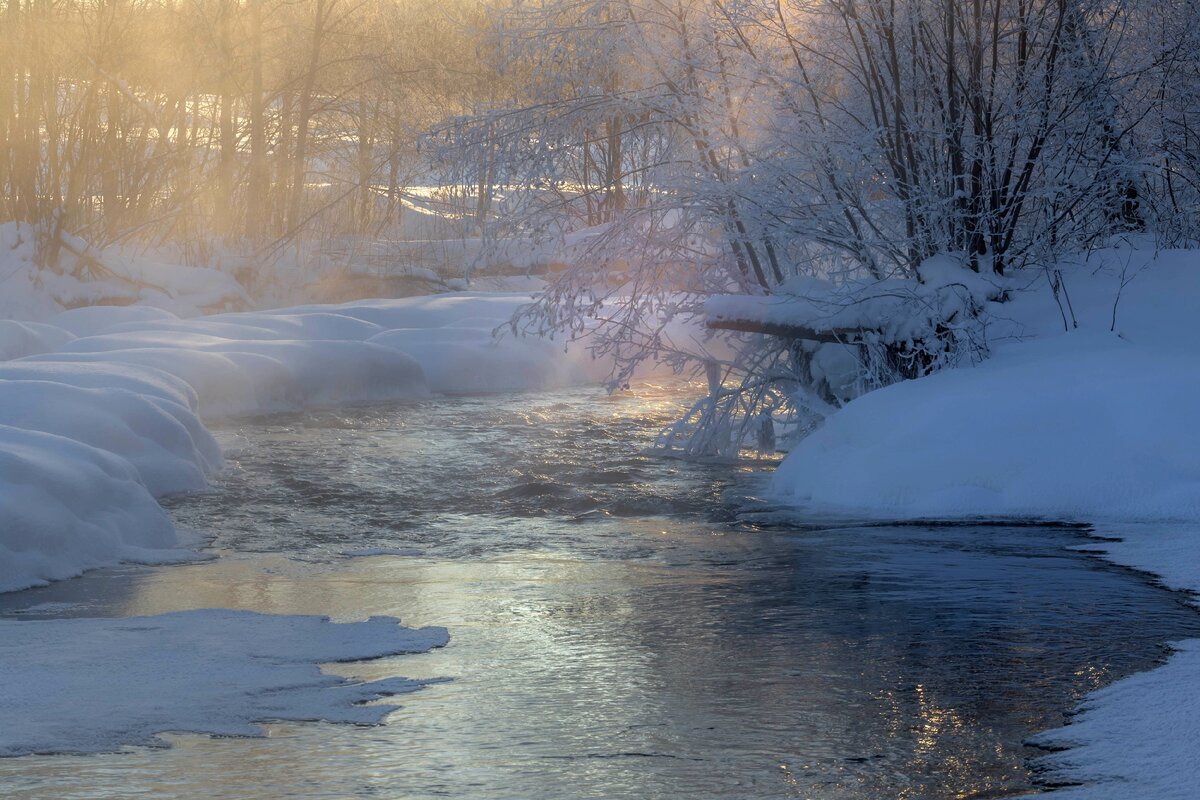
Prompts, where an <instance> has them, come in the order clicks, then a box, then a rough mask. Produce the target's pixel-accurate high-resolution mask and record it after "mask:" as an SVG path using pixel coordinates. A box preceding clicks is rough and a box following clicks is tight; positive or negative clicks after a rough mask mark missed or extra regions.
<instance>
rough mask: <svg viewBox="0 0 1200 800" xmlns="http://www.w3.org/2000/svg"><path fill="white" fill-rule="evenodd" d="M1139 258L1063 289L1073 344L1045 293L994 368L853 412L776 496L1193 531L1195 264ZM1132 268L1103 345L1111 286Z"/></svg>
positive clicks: (1073, 277)
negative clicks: (1167, 524) (1183, 523)
mask: <svg viewBox="0 0 1200 800" xmlns="http://www.w3.org/2000/svg"><path fill="white" fill-rule="evenodd" d="M1147 258H1150V256H1148V255H1147V254H1145V253H1141V252H1139V251H1113V252H1109V253H1107V254H1101V255H1099V256H1096V260H1098V261H1099V262H1100V263H1099V268H1097V265H1096V264H1095V263H1089V264H1086V265H1079V266H1078V267H1077V269H1076V270H1075V271H1074V273H1071V274H1069V276H1068V279H1067V280H1068V285H1069V287H1070V291H1071V299H1072V306H1073V308H1074V312H1075V314H1076V316H1077V319H1078V321H1079V328H1078V329H1076V330H1072V331H1071V332H1069V333H1063V332H1062V325H1061V322H1060V315H1059V312H1058V310H1057V308H1056V307H1055V304H1054V301H1053V297H1052V295H1051V293H1050V291H1049V290H1048V289H1043V288H1041V287H1038V286H1034V287H1033V288H1031V289H1030V290H1029V291H1027V292H1024V293H1022V294H1020V295H1019V296H1018V297H1016V298H1015V299H1014V300H1012V301H1011V302H1008V303H1005V304H1002V305H1000V306H999V307H1000V308H1001V309H1003V313H1004V316H1003V317H1000V316H999V312H992V313H993V316H994V317H995V319H993V320H992V322H991V323H990V327H991V328H992V329H993V332H994V333H995V334H996V338H995V340H994V343H993V347H992V351H993V353H992V356H991V357H990V358H989V359H987V360H986V361H984V362H982V363H980V364H978V365H975V366H970V367H961V368H959V369H953V370H943V371H941V372H938V373H936V374H934V375H931V376H929V377H926V378H922V379H920V380H916V381H905V382H901V383H897V384H894V385H891V386H888V387H885V388H883V389H879V390H877V391H874V392H870V393H868V394H866V395H864V396H862V397H860V398H858V399H856V400H853V401H851V402H849V403H848V404H847V405H846V406H845V407H844V408H843V409H841V410H840V411H838V412H837V413H836V414H834V415H833V416H832V417H830V418H829V419H828V420H827V421H826V423H825V424H824V425H823V427H822V428H821V429H820V430H818V431H817V432H815V433H813V434H812V435H810V436H809V437H807V438H806V439H804V440H802V441H801V442H800V443H799V444H798V445H797V446H796V447H795V449H794V450H793V451H792V452H791V453H790V454H789V455H788V456H787V458H786V459H785V460H784V462H783V463H782V464H781V465H780V468H779V470H778V471H777V473H776V475H775V479H774V482H773V491H774V492H775V493H776V494H777V495H778V496H780V497H782V498H784V499H786V500H787V501H789V502H794V503H800V504H803V505H806V506H812V507H820V508H824V509H829V510H838V511H841V512H847V511H848V512H853V513H862V514H870V515H872V516H886V517H891V518H914V517H927V516H936V517H970V516H998V517H1015V516H1019V517H1038V518H1070V519H1076V520H1083V521H1097V520H1125V521H1130V520H1181V519H1182V520H1200V428H1197V426H1195V425H1194V424H1193V413H1194V412H1193V406H1194V403H1192V402H1191V398H1194V397H1196V396H1200V394H1198V393H1200V319H1198V318H1197V315H1196V314H1195V313H1194V311H1193V310H1192V309H1191V308H1190V304H1191V303H1192V302H1194V298H1195V297H1197V296H1200V277H1198V276H1197V273H1198V272H1200V270H1197V269H1196V263H1195V260H1196V256H1195V254H1191V253H1173V254H1162V255H1160V256H1159V257H1158V258H1157V260H1155V261H1154V263H1153V266H1152V267H1148V266H1146V265H1148V264H1149V261H1146V260H1144V259H1147ZM1135 259H1143V261H1141V262H1136V261H1135ZM1134 263H1137V264H1138V266H1137V267H1136V269H1137V270H1138V274H1137V277H1136V278H1134V279H1133V280H1132V282H1129V283H1128V284H1127V285H1126V286H1125V289H1124V291H1123V292H1122V295H1121V297H1120V301H1119V303H1118V304H1117V315H1116V321H1117V325H1116V329H1115V331H1109V330H1108V329H1109V328H1110V327H1112V319H1113V305H1114V300H1115V299H1116V295H1117V288H1118V287H1119V286H1120V277H1119V275H1117V274H1114V273H1115V272H1117V270H1118V268H1119V269H1120V270H1121V271H1125V272H1126V277H1127V278H1128V274H1129V273H1128V270H1129V265H1130V264H1134ZM1056 324H1057V328H1058V330H1057V332H1056V331H1055V326H1056Z"/></svg>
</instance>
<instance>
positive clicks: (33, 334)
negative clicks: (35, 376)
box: [0, 319, 75, 361]
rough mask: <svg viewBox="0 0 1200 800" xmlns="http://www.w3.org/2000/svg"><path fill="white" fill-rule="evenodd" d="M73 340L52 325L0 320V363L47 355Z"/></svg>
mask: <svg viewBox="0 0 1200 800" xmlns="http://www.w3.org/2000/svg"><path fill="white" fill-rule="evenodd" d="M74 338H75V337H74V336H73V335H72V334H70V333H68V332H67V331H65V330H63V329H62V328H58V327H55V326H54V325H45V324H42V323H39V322H17V321H16V320H11V319H0V361H8V360H10V359H13V358H21V357H23V356H30V355H35V354H37V353H49V352H51V351H53V350H55V349H57V348H59V347H61V346H63V345H64V344H66V343H67V342H69V341H71V340H72V339H74Z"/></svg>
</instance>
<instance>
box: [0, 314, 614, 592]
mask: <svg viewBox="0 0 1200 800" xmlns="http://www.w3.org/2000/svg"><path fill="white" fill-rule="evenodd" d="M528 301H529V295H528V294H523V293H519V292H507V293H485V292H458V293H453V294H446V295H435V296H429V297H416V298H405V299H400V300H369V301H361V302H356V303H347V304H341V305H320V306H305V307H301V308H292V309H279V310H275V311H264V312H244V313H222V314H218V315H213V316H208V317H195V318H190V319H181V318H180V317H178V316H176V315H175V314H174V313H172V312H169V311H166V310H162V309H157V308H149V307H144V306H136V305H134V306H96V307H87V308H77V309H71V310H68V311H62V312H60V313H57V314H56V315H54V316H52V317H50V318H49V321H48V322H46V323H24V322H14V321H10V320H0V348H2V350H3V352H2V353H0V354H9V355H15V356H23V357H18V358H16V359H15V360H8V361H0V456H2V457H3V461H2V462H0V561H2V563H0V591H12V590H16V589H22V588H27V587H29V586H35V585H39V584H42V583H45V582H47V581H51V580H58V579H62V578H66V577H70V576H74V575H78V574H79V573H80V572H82V571H84V570H86V569H90V568H93V567H98V566H103V565H108V564H114V563H117V562H119V561H122V560H138V561H154V560H178V559H179V558H180V557H181V553H182V550H181V547H180V545H179V542H178V540H177V538H176V537H175V535H174V532H173V530H172V528H171V524H170V522H169V520H167V518H166V516H165V515H164V514H163V513H162V511H161V509H160V508H159V506H158V504H157V503H156V502H155V498H157V497H162V496H164V495H169V494H173V493H178V492H187V491H194V490H197V489H200V488H203V487H204V486H205V485H206V482H207V477H208V476H209V475H211V474H212V473H213V471H215V470H217V469H220V468H221V466H222V457H221V453H220V449H219V447H218V445H217V443H216V442H215V441H214V440H213V438H212V436H211V435H210V434H209V432H208V431H207V430H206V429H205V427H204V425H203V422H202V420H212V419H217V418H220V417H228V416H240V415H250V414H263V413H270V412H276V411H288V410H296V409H305V408H314V407H329V406H340V405H348V404H362V403H372V402H382V401H392V400H398V399H404V398H413V397H424V396H427V395H428V394H429V393H430V392H431V391H434V392H480V391H510V390H523V389H524V390H528V389H538V388H545V387H548V386H561V385H564V384H567V383H579V382H584V381H590V380H598V379H599V378H600V377H601V375H602V372H603V370H602V369H601V368H599V367H598V366H597V365H596V364H594V363H592V361H591V359H590V358H589V357H588V356H587V354H586V353H584V352H581V351H578V350H577V351H573V352H571V353H569V354H568V353H565V352H564V350H563V348H562V347H561V346H560V345H555V344H552V343H550V342H547V341H543V340H539V339H527V338H518V337H514V336H512V335H511V332H510V333H509V335H507V336H505V337H504V338H502V339H500V340H496V339H495V338H494V336H493V331H494V329H496V328H497V327H498V325H500V324H501V323H502V322H503V321H504V320H507V319H509V318H511V316H512V314H513V312H514V311H515V310H516V308H517V307H518V306H520V305H521V304H522V303H525V302H528Z"/></svg>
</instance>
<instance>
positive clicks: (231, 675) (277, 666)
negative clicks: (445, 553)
mask: <svg viewBox="0 0 1200 800" xmlns="http://www.w3.org/2000/svg"><path fill="white" fill-rule="evenodd" d="M447 640H448V635H447V633H446V630H445V629H444V628H420V629H409V628H402V627H400V625H399V620H396V619H394V618H391V617H372V618H370V619H368V620H365V621H362V622H349V623H333V622H330V621H329V620H328V619H327V618H324V617H309V616H275V615H269V614H257V613H252V612H248V611H230V610H224V609H220V610H218V609H201V610H195V611H182V612H177V613H171V614H163V615H160V616H154V617H134V618H126V619H58V620H37V621H32V620H0V687H3V689H2V690H0V717H2V718H3V720H4V724H3V725H0V756H18V755H25V754H30V753H97V752H112V751H116V750H119V749H121V748H123V747H127V746H138V745H141V746H165V745H166V742H165V741H164V740H163V739H161V738H159V737H158V734H161V733H165V732H194V733H205V734H212V735H221V736H255V735H260V734H261V729H260V727H259V725H260V724H261V723H264V722H272V721H287V720H297V721H301V720H324V721H329V722H342V723H353V724H358V725H371V724H377V723H379V722H381V721H382V720H383V718H384V717H385V716H386V715H387V714H388V712H390V711H392V710H394V709H395V706H394V705H369V706H368V705H363V703H366V702H368V701H372V700H376V699H378V698H381V697H388V696H392V695H398V694H404V693H406V692H412V691H415V690H417V689H419V688H421V687H422V686H424V685H425V684H427V683H428V681H414V680H408V679H405V678H389V679H384V680H378V681H372V682H359V681H355V680H350V679H346V678H341V677H337V676H334V675H328V674H325V673H323V672H322V671H321V669H320V667H319V666H318V665H319V664H321V663H323V662H332V661H358V660H363V659H372V658H380V657H383V656H389V655H397V654H401V653H422V652H425V651H427V650H430V649H432V648H434V647H441V646H443V645H445V644H446V642H447Z"/></svg>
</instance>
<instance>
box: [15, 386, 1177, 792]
mask: <svg viewBox="0 0 1200 800" xmlns="http://www.w3.org/2000/svg"><path fill="white" fill-rule="evenodd" d="M676 403H677V401H676V400H675V399H673V398H672V396H671V395H670V394H667V393H661V392H656V391H654V390H653V389H649V388H648V389H644V390H642V391H641V392H640V393H639V394H635V395H625V396H620V397H615V398H606V397H603V396H601V395H599V394H597V393H596V392H595V391H592V390H571V391H564V392H558V393H553V394H544V395H538V396H503V397H491V398H442V399H436V400H430V401H424V402H420V403H410V404H404V405H399V406H395V407H386V408H370V409H358V410H349V411H346V410H343V411H339V412H322V413H314V414H305V415H288V416H279V417H273V418H269V419H265V420H257V421H253V422H245V423H242V424H235V425H229V426H227V427H226V428H224V429H222V430H221V431H220V435H221V436H222V437H223V438H224V439H225V443H226V444H227V445H228V447H229V450H230V452H231V453H232V459H231V460H232V462H233V463H232V465H231V469H230V471H229V472H228V473H227V474H226V475H225V476H223V477H222V478H221V479H220V481H219V482H218V485H217V486H216V487H215V488H214V490H213V491H211V492H208V493H205V494H201V495H196V496H192V497H187V498H180V499H176V500H175V501H173V502H172V503H171V508H172V511H173V513H174V514H175V516H176V518H177V519H178V520H179V522H180V523H181V524H182V525H186V526H191V527H195V528H201V529H205V530H209V531H212V532H213V533H215V535H216V540H215V542H214V545H213V547H214V550H215V551H216V552H218V553H220V554H221V555H222V558H221V559H219V560H217V561H214V562H210V563H206V564H197V565H190V566H184V567H174V568H167V569H156V570H152V569H146V568H135V567H128V568H122V569H118V570H109V571H104V572H98V573H93V574H92V575H90V576H87V577H85V578H83V579H81V580H78V581H69V582H65V583H62V584H58V585H56V586H52V587H49V588H47V589H42V590H35V591H30V592H23V593H19V594H15V595H8V596H2V597H0V613H7V614H20V615H22V616H23V617H25V618H30V617H37V616H61V615H72V616H76V615H96V616H107V615H129V614H147V613H158V612H161V611H167V610H174V609H180V608H194V607H204V606H228V607H237V608H251V609H255V610H260V611H270V612H280V613H325V614H330V615H332V616H334V617H336V618H345V619H348V618H361V617H365V616H367V615H369V614H381V613H383V614H395V615H397V616H400V617H401V618H402V619H403V620H404V621H405V622H406V623H408V624H412V625H445V626H447V627H448V628H449V629H450V631H451V636H452V637H453V638H452V642H451V644H450V646H448V647H447V648H445V649H444V650H440V651H436V652H434V653H430V654H428V655H424V656H416V657H413V656H408V657H404V658H403V659H397V660H391V661H387V660H385V661H381V662H375V663H370V664H365V665H338V667H337V671H339V672H343V673H348V674H356V675H362V676H364V677H377V676H383V675H389V674H395V673H396V672H400V673H402V674H406V675H409V676H412V677H430V676H450V677H452V678H453V681H451V682H449V683H445V684H438V685H435V686H432V687H430V688H428V689H426V690H424V691H422V692H420V693H418V694H416V695H412V696H409V697H406V698H405V699H404V706H405V707H404V708H403V709H402V710H400V711H398V712H397V713H395V714H394V715H392V716H391V717H390V719H389V724H388V725H386V726H383V727H379V728H367V729H363V728H350V727H341V726H332V725H322V724H308V725H273V726H270V728H269V733H270V736H269V738H266V739H259V740H228V739H206V738H201V737H196V736H178V737H175V738H174V742H175V744H176V747H175V748H174V749H172V750H169V751H137V752H131V753H126V754H121V755H115V756H96V757H86V758H65V757H37V758H26V759H18V760H10V761H2V762H0V795H3V796H5V797H20V798H34V797H39V798H40V797H47V798H49V797H54V798H101V797H103V798H126V797H156V798H158V797H167V798H193V797H194V798H208V797H222V798H225V797H228V798H256V799H258V798H262V799H266V798H285V797H286V798H345V797H379V798H435V797H454V798H496V799H498V800H499V799H504V800H508V799H510V798H511V800H540V799H542V798H545V799H546V800H555V799H557V798H630V799H633V798H881V799H882V798H888V799H889V800H890V799H892V798H985V797H1005V796H1011V795H1015V794H1020V793H1023V792H1028V791H1032V790H1034V789H1035V788H1036V786H1035V784H1034V783H1033V781H1032V779H1031V776H1030V773H1029V770H1028V768H1027V759H1029V758H1030V757H1031V756H1033V755H1036V753H1033V752H1032V751H1030V750H1028V749H1027V748H1025V747H1024V746H1023V745H1022V740H1023V738H1024V737H1026V736H1028V735H1029V734H1031V733H1033V732H1035V731H1038V730H1041V729H1044V728H1048V727H1054V726H1057V725H1059V724H1061V723H1062V722H1063V719H1064V716H1063V714H1064V712H1065V711H1066V710H1068V709H1069V708H1070V707H1071V706H1072V705H1073V704H1074V703H1075V702H1076V701H1077V700H1078V699H1079V698H1080V697H1081V696H1082V695H1083V694H1084V693H1086V692H1087V691H1089V690H1091V689H1094V688H1096V687H1098V686H1101V685H1104V684H1106V683H1108V682H1111V681H1112V680H1114V679H1116V678H1118V677H1121V676H1123V675H1125V674H1128V673H1130V672H1132V671H1136V670H1140V669H1145V668H1148V667H1150V666H1151V665H1152V664H1153V663H1154V662H1155V661H1156V660H1157V659H1159V658H1161V656H1162V655H1163V654H1164V652H1165V650H1164V646H1163V643H1164V642H1166V641H1169V640H1173V639H1179V638H1186V637H1190V636H1197V635H1200V624H1198V618H1197V615H1196V614H1195V613H1194V612H1193V611H1191V610H1189V609H1188V608H1186V607H1185V606H1183V604H1182V603H1181V600H1180V598H1179V597H1177V596H1175V595H1172V594H1170V593H1167V592H1165V591H1162V590H1159V589H1156V588H1153V587H1151V586H1148V585H1147V584H1145V583H1144V582H1142V581H1141V580H1139V579H1138V578H1137V577H1136V576H1134V575H1131V574H1129V573H1126V572H1122V571H1120V570H1116V569H1113V568H1110V567H1107V566H1105V565H1104V564H1103V563H1101V562H1099V561H1097V560H1095V559H1092V558H1089V557H1087V556H1086V555H1084V554H1081V553H1079V552H1077V551H1075V550H1072V549H1070V548H1072V547H1074V546H1076V545H1079V544H1081V543H1084V542H1085V541H1086V540H1085V539H1084V538H1083V537H1082V536H1081V535H1080V534H1079V533H1078V532H1073V531H1070V530H1065V529H1047V528H1019V527H941V528H939V527H884V526H873V527H839V528H834V529H828V528H827V527H825V529H822V528H823V526H822V525H821V524H819V523H816V522H813V523H811V524H807V525H804V526H802V527H793V528H791V529H787V528H772V529H767V530H760V529H756V528H754V527H753V526H750V525H747V524H745V523H738V522H737V520H736V517H737V514H738V512H739V511H744V510H745V509H747V508H751V509H754V508H757V507H758V506H757V505H756V501H755V500H754V495H755V493H756V491H757V490H758V488H759V486H760V484H761V480H762V475H763V474H764V472H765V471H767V470H769V466H767V465H763V466H750V467H746V466H743V467H738V468H734V467H729V466H702V465H692V464H685V463H680V462H673V461H665V460H660V459H655V458H651V457H648V456H644V455H641V454H639V452H638V451H639V448H641V447H643V446H644V445H645V444H646V443H648V442H649V441H650V439H651V438H652V436H653V433H654V432H655V431H656V430H657V428H658V426H659V425H660V424H662V423H663V422H664V421H665V420H666V419H668V418H670V416H671V415H672V414H673V413H675V412H676V411H677V410H678V409H677V405H676ZM380 551H389V552H388V553H386V554H382V555H374V556H366V557H347V555H346V554H347V553H363V552H374V553H378V552H380Z"/></svg>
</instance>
